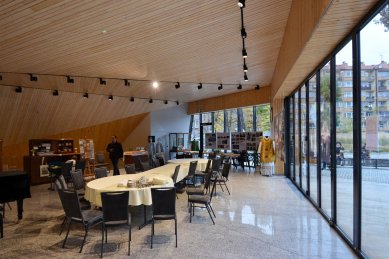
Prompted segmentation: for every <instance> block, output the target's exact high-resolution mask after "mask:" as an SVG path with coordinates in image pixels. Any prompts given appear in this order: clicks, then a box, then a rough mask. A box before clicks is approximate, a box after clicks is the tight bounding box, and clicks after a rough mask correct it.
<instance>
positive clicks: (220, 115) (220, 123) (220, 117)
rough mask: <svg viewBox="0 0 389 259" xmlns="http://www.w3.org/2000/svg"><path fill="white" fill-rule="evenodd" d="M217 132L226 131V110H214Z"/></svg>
mask: <svg viewBox="0 0 389 259" xmlns="http://www.w3.org/2000/svg"><path fill="white" fill-rule="evenodd" d="M214 120H215V121H214V125H215V132H224V111H215V112H214Z"/></svg>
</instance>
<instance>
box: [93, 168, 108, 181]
mask: <svg viewBox="0 0 389 259" xmlns="http://www.w3.org/2000/svg"><path fill="white" fill-rule="evenodd" d="M94 173H95V178H96V179H99V178H103V177H107V176H108V169H107V168H106V167H97V168H95V169H94Z"/></svg>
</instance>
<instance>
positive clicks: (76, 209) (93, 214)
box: [58, 190, 103, 253]
mask: <svg viewBox="0 0 389 259" xmlns="http://www.w3.org/2000/svg"><path fill="white" fill-rule="evenodd" d="M58 193H59V194H60V197H61V196H62V199H61V202H62V206H63V209H64V211H65V216H66V218H67V221H68V222H69V223H68V230H67V233H66V236H65V239H64V241H63V244H62V248H64V247H65V244H66V240H67V239H68V236H69V231H70V227H71V224H72V222H76V223H80V224H82V226H83V227H84V231H85V233H84V239H83V241H82V244H81V248H80V251H79V252H80V253H81V252H82V248H83V247H84V244H85V240H86V237H87V235H88V231H89V228H91V227H93V226H96V225H97V224H100V223H101V222H102V221H103V213H102V212H101V211H98V210H81V207H80V203H79V200H78V194H77V192H76V191H73V190H62V191H59V192H58Z"/></svg>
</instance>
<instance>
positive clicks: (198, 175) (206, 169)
mask: <svg viewBox="0 0 389 259" xmlns="http://www.w3.org/2000/svg"><path fill="white" fill-rule="evenodd" d="M211 163H212V159H208V161H207V166H206V167H205V170H204V171H198V170H196V171H195V178H196V177H201V179H202V180H201V182H203V183H204V179H205V176H206V175H207V172H208V171H209V170H210V169H211Z"/></svg>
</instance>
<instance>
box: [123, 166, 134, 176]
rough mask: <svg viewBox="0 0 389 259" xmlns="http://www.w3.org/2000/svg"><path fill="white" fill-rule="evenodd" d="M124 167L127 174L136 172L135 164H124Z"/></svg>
mask: <svg viewBox="0 0 389 259" xmlns="http://www.w3.org/2000/svg"><path fill="white" fill-rule="evenodd" d="M124 169H125V170H126V174H136V170H135V164H127V165H124Z"/></svg>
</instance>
